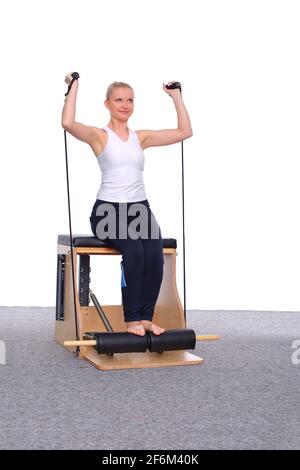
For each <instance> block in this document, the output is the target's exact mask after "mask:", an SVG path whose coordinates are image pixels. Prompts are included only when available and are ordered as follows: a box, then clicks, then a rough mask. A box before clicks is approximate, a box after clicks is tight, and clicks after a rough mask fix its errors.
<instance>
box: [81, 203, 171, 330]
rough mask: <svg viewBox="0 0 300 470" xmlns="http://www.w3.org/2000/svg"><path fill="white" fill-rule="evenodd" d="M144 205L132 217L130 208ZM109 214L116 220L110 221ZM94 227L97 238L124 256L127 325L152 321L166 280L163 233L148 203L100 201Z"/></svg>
mask: <svg viewBox="0 0 300 470" xmlns="http://www.w3.org/2000/svg"><path fill="white" fill-rule="evenodd" d="M140 204H141V205H142V206H139V207H140V208H141V209H142V210H141V211H140V212H139V211H138V212H135V214H134V215H132V212H131V211H130V208H131V207H132V206H133V207H132V209H134V210H136V208H137V207H138V206H137V205H140ZM112 207H113V210H112V211H111V210H110V208H112ZM106 209H109V210H106ZM133 212H134V211H133ZM108 213H109V214H110V215H112V214H114V215H115V217H113V218H109V217H108ZM130 214H131V215H130ZM137 214H139V216H140V214H142V215H143V217H139V216H137ZM138 222H139V223H138ZM90 224H91V229H92V232H93V234H94V236H95V237H97V238H99V239H100V240H103V241H104V242H105V244H106V245H107V246H111V247H113V248H116V249H117V250H118V251H119V252H120V253H121V255H122V261H121V263H120V264H121V293H122V304H123V310H124V319H125V322H129V321H138V320H149V321H151V320H152V317H153V313H154V308H155V304H156V301H157V298H158V295H159V291H160V286H161V283H162V279H163V264H164V258H163V241H162V236H161V230H160V227H159V225H158V223H157V221H156V219H155V217H154V214H153V213H152V211H151V209H150V205H149V202H148V200H147V199H145V200H143V201H138V202H128V203H119V202H108V201H103V200H101V199H97V200H96V202H95V204H94V206H93V209H92V213H91V216H90Z"/></svg>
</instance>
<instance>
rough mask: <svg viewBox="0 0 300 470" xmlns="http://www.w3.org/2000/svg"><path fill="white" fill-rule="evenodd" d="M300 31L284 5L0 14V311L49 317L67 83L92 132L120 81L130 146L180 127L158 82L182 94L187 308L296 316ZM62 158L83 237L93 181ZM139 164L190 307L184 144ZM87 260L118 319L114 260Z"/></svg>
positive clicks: (81, 155)
mask: <svg viewBox="0 0 300 470" xmlns="http://www.w3.org/2000/svg"><path fill="white" fill-rule="evenodd" d="M299 24H300V4H299V2H298V1H289V0H284V1H276V0H270V1H267V0H251V1H243V0H236V1H234V0H228V1H226V0H219V1H218V0H215V1H214V0H207V1H199V0H198V1H195V0H186V1H185V2H182V1H176V0H172V2H166V1H158V0H151V2H150V1H149V2H148V1H145V0H139V1H137V0H128V1H126V2H125V1H124V0H122V1H120V0H115V1H113V2H109V1H106V2H100V1H99V0H85V1H84V2H82V1H77V0H71V1H70V0H64V1H62V2H59V3H55V2H50V1H48V2H46V1H43V2H40V1H38V0H27V1H26V2H24V1H21V0H18V1H13V0H11V1H10V2H1V6H0V40H1V45H2V53H1V87H0V103H1V131H2V132H1V140H0V145H1V173H0V175H1V176H0V177H1V181H0V183H1V184H0V191H1V194H0V196H1V271H0V283H1V284H0V285H1V289H0V304H1V305H24V306H25V305H26V306H28V305H36V306H53V305H54V304H55V288H56V240H57V235H58V234H59V233H67V232H68V212H67V193H66V176H65V175H66V174H65V157H64V137H63V129H62V128H61V123H60V118H61V110H62V107H63V103H64V94H65V92H66V89H67V86H66V84H65V83H64V77H65V75H66V74H67V73H68V72H70V71H74V70H76V71H78V72H79V73H80V76H81V79H80V88H79V92H78V101H77V114H76V119H77V120H78V121H80V122H83V123H85V124H90V125H96V126H98V127H101V126H103V125H106V124H107V123H108V120H109V115H108V111H107V110H106V108H105V107H104V104H103V101H104V99H105V92H106V89H107V86H108V85H109V84H110V83H111V82H112V81H114V80H122V81H127V82H129V83H130V84H131V85H132V86H133V88H134V90H135V111H134V114H133V116H132V118H131V120H130V121H129V126H130V127H131V128H132V129H134V130H137V129H142V128H149V129H151V128H152V129H161V128H172V127H175V126H176V124H177V120H176V113H175V108H174V106H173V103H172V101H171V99H170V98H169V97H168V96H167V95H166V94H165V93H164V91H163V90H162V82H163V81H164V82H167V81H170V80H178V81H180V82H181V83H182V85H183V99H184V102H185V104H186V107H187V109H188V111H189V114H190V118H191V123H192V127H193V131H194V135H193V137H192V138H190V139H188V140H186V141H185V143H184V154H185V188H186V193H185V196H186V275H187V308H188V309H253V310H255V309H260V310H299V309H300V296H299V280H300V279H299V270H300V249H299V240H300V222H299V204H300V189H299V183H298V181H299V170H300V165H299V151H300V139H299V129H300V92H299V86H300V65H299V46H300V29H299ZM68 146H69V163H70V178H71V204H72V224H73V233H86V234H88V233H91V232H90V225H89V215H90V212H91V209H92V206H93V204H94V201H95V197H96V193H97V190H98V187H99V185H100V175H101V174H100V170H99V167H98V164H97V161H96V159H95V157H94V154H93V152H92V151H91V149H90V148H89V146H87V145H86V144H84V143H82V142H80V141H78V140H76V139H74V138H73V137H72V136H70V135H68ZM145 157H146V164H145V173H144V178H145V183H146V191H147V195H148V200H149V202H150V205H151V208H152V210H153V212H154V214H155V216H156V218H157V220H158V221H159V223H160V225H161V228H162V234H163V236H164V237H174V238H177V240H178V258H177V260H178V266H177V280H178V288H179V292H180V295H181V297H182V298H183V289H182V225H181V154H180V144H175V145H172V146H165V147H156V148H152V149H151V148H150V149H147V150H146V151H145ZM94 258H96V259H95V260H94V259H93V260H92V288H94V290H95V292H96V294H98V297H99V300H100V302H103V303H106V302H112V303H114V302H116V303H118V302H119V301H120V267H119V260H118V259H117V258H118V257H109V259H108V258H107V259H105V260H103V261H102V259H103V257H101V258H97V257H94ZM99 263H100V264H99Z"/></svg>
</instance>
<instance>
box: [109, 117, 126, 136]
mask: <svg viewBox="0 0 300 470" xmlns="http://www.w3.org/2000/svg"><path fill="white" fill-rule="evenodd" d="M108 127H110V128H111V129H112V130H113V131H114V132H118V133H119V134H126V133H127V132H128V126H127V121H126V122H120V121H116V120H112V119H111V120H110V121H109V123H108Z"/></svg>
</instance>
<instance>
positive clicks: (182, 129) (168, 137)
mask: <svg viewBox="0 0 300 470" xmlns="http://www.w3.org/2000/svg"><path fill="white" fill-rule="evenodd" d="M169 83H171V82H169ZM163 89H164V91H165V92H166V93H167V94H168V95H169V96H170V97H171V98H172V99H173V102H174V105H175V109H176V112H177V129H162V130H159V131H154V130H147V129H146V130H141V131H137V133H138V135H139V138H140V141H141V143H142V144H141V145H142V147H143V149H145V148H147V147H155V146H160V145H170V144H175V143H177V142H180V141H182V140H185V139H187V138H189V137H191V136H192V135H193V130H192V126H191V122H190V118H189V114H188V112H187V109H186V107H185V105H184V102H183V99H182V96H181V92H180V90H179V89H178V88H175V89H174V90H172V89H167V88H166V87H165V85H164V86H163Z"/></svg>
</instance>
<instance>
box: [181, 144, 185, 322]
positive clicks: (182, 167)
mask: <svg viewBox="0 0 300 470" xmlns="http://www.w3.org/2000/svg"><path fill="white" fill-rule="evenodd" d="M181 170H182V171H181V184H182V245H183V311H184V319H185V321H186V282H185V228H184V165H183V140H182V141H181Z"/></svg>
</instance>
